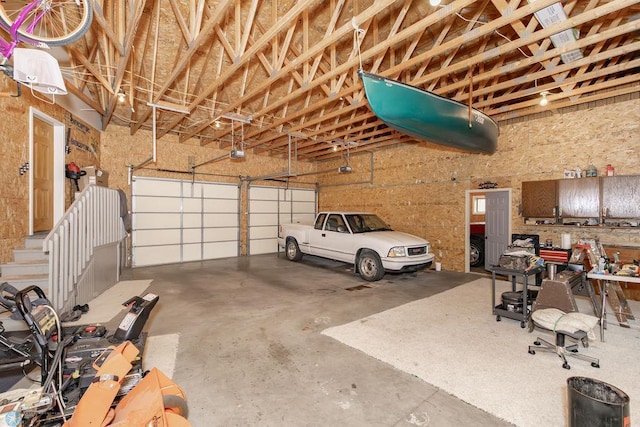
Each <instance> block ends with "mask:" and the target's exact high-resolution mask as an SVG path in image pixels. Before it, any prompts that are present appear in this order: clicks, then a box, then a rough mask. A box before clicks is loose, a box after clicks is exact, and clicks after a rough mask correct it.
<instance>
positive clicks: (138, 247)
mask: <svg viewBox="0 0 640 427" xmlns="http://www.w3.org/2000/svg"><path fill="white" fill-rule="evenodd" d="M238 195H239V189H238V186H237V185H233V184H219V183H210V182H200V181H182V180H172V179H158V178H145V177H134V178H133V186H132V196H131V199H132V202H131V206H132V233H131V234H132V263H131V265H132V266H134V267H141V266H147V265H159V264H171V263H177V262H187V261H200V260H206V259H215V258H228V257H235V256H238V255H239V253H238V252H239V247H240V245H239V233H240V227H239V220H238V216H239V203H238V197H239V196H238Z"/></svg>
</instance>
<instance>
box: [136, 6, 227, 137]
mask: <svg viewBox="0 0 640 427" xmlns="http://www.w3.org/2000/svg"><path fill="white" fill-rule="evenodd" d="M232 1H233V0H220V2H219V3H218V5H217V6H216V8H215V10H214V12H213V13H212V15H211V17H210V18H209V19H208V20H207V22H206V23H205V25H204V27H203V29H202V31H200V33H198V35H197V36H196V38H195V40H194V41H193V42H192V43H191V44H190V45H189V48H188V49H187V51H186V52H185V53H184V54H183V55H181V56H180V60H179V61H178V63H177V64H176V65H175V67H174V69H173V71H172V72H171V74H170V75H169V76H168V77H167V79H166V80H165V82H164V84H163V85H162V87H161V88H160V90H158V92H157V93H155V94H154V95H153V100H152V103H156V102H158V101H159V100H160V99H161V98H162V96H163V95H164V94H165V93H166V91H167V90H168V89H169V88H170V87H171V86H172V85H173V83H174V82H175V80H176V79H177V78H178V76H179V75H180V74H182V73H183V72H184V67H186V66H188V64H189V61H190V60H191V58H192V57H193V55H195V54H196V52H197V51H198V49H199V48H200V46H201V45H202V44H203V43H204V42H205V41H208V40H209V37H210V36H211V33H212V32H213V30H214V28H215V26H216V25H217V24H218V23H219V22H220V21H221V20H222V18H223V17H224V15H225V13H226V11H227V9H228V7H229V5H230V4H231V3H232ZM212 92H213V91H212ZM210 94H211V93H209V94H208V95H210ZM208 95H207V96H208ZM192 107H193V108H195V105H192ZM193 108H191V109H193ZM190 111H191V110H190ZM152 112H153V109H152V108H151V107H148V108H147V109H146V110H145V112H144V113H143V114H142V115H141V117H140V119H139V120H138V122H137V123H134V124H133V125H132V127H131V130H132V133H135V132H136V131H137V130H138V129H140V127H141V126H142V124H143V123H144V122H145V121H146V120H147V119H148V118H149V117H150V116H151V113H152ZM178 121H179V120H178Z"/></svg>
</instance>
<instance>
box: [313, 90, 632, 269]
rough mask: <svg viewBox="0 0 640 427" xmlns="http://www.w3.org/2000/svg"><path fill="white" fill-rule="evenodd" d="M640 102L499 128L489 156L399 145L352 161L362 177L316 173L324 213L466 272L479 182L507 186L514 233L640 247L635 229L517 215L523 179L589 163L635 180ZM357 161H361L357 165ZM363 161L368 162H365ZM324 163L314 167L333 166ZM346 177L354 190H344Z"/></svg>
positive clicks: (556, 175) (557, 175) (555, 174)
mask: <svg viewBox="0 0 640 427" xmlns="http://www.w3.org/2000/svg"><path fill="white" fill-rule="evenodd" d="M639 144H640V101H638V100H632V101H626V102H620V103H615V104H610V105H606V106H602V107H598V108H593V109H590V110H583V111H578V112H572V113H566V114H554V115H552V116H549V117H545V118H541V119H537V120H533V121H530V122H526V123H518V124H513V125H505V126H502V127H501V134H500V137H499V141H498V150H497V152H496V153H495V154H493V155H483V154H471V153H464V152H461V151H457V150H453V149H449V148H447V147H441V146H437V145H434V144H426V143H415V144H403V145H398V146H396V147H394V148H390V149H387V150H381V151H378V152H375V153H374V154H372V156H373V180H372V181H368V182H364V183H363V182H362V181H365V180H367V179H368V178H369V173H370V167H369V165H368V163H367V162H368V160H369V156H368V155H359V156H352V159H351V165H352V166H353V169H354V173H356V172H358V161H360V164H361V165H362V167H363V168H364V167H366V171H367V172H366V173H361V174H360V175H354V174H353V173H352V174H344V175H339V174H337V173H336V174H330V173H327V174H323V175H319V182H320V194H319V207H320V209H321V210H330V209H349V210H366V211H374V212H376V213H378V214H380V215H381V216H382V217H383V218H385V219H386V220H387V221H388V222H389V223H390V224H391V226H392V227H393V228H395V229H397V230H400V231H406V232H409V233H412V234H416V235H418V236H422V237H425V238H427V239H429V240H430V241H431V243H432V245H433V252H434V253H435V254H436V256H438V257H441V258H442V259H441V260H442V264H443V268H445V269H449V270H456V271H464V269H465V264H466V260H465V258H464V245H465V242H464V236H465V193H466V190H476V189H478V188H479V187H478V186H479V184H481V183H483V182H495V183H497V184H498V188H511V189H512V197H513V205H512V231H513V232H514V233H528V234H539V235H540V240H541V241H544V240H545V239H547V238H551V239H553V240H554V241H556V242H560V234H561V233H565V232H570V233H571V234H572V236H573V238H574V240H575V239H577V238H580V237H590V238H593V237H596V238H599V239H600V240H601V241H603V242H604V243H610V244H624V245H629V244H635V245H640V233H639V230H638V229H615V230H613V229H605V228H600V227H596V228H588V229H587V228H579V227H568V228H567V227H562V228H559V227H549V226H546V227H545V226H524V223H523V218H522V217H521V216H520V214H519V208H520V203H521V200H522V198H521V191H520V186H521V183H522V181H531V180H542V179H559V178H562V177H563V171H564V170H565V169H575V168H576V167H580V168H581V169H583V170H584V169H586V166H587V165H589V164H593V165H595V166H596V167H597V168H598V171H599V173H600V174H602V173H603V172H604V169H605V167H606V165H607V164H612V165H613V166H615V168H616V174H619V175H633V174H640V155H639V154H638V152H637V147H638V146H639ZM360 159H362V160H360ZM365 159H366V161H365ZM339 164H340V162H334V163H327V164H323V165H321V166H319V169H328V168H330V167H332V166H335V167H337V166H338V165H339ZM349 179H352V180H353V183H354V184H353V185H351V186H350V185H347V184H346V183H347V182H348V180H349Z"/></svg>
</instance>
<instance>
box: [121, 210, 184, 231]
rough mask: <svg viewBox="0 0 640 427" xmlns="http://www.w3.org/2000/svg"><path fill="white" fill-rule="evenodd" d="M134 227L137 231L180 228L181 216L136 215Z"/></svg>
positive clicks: (169, 214)
mask: <svg viewBox="0 0 640 427" xmlns="http://www.w3.org/2000/svg"><path fill="white" fill-rule="evenodd" d="M133 226H134V228H136V229H145V230H146V229H150V228H152V229H156V230H157V229H163V228H180V214H179V213H178V214H171V213H163V214H157V213H136V214H135V215H134V222H133Z"/></svg>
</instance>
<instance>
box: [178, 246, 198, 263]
mask: <svg viewBox="0 0 640 427" xmlns="http://www.w3.org/2000/svg"><path fill="white" fill-rule="evenodd" d="M201 259H202V245H201V244H200V243H197V244H184V245H182V260H183V262H189V261H200V260H201Z"/></svg>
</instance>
